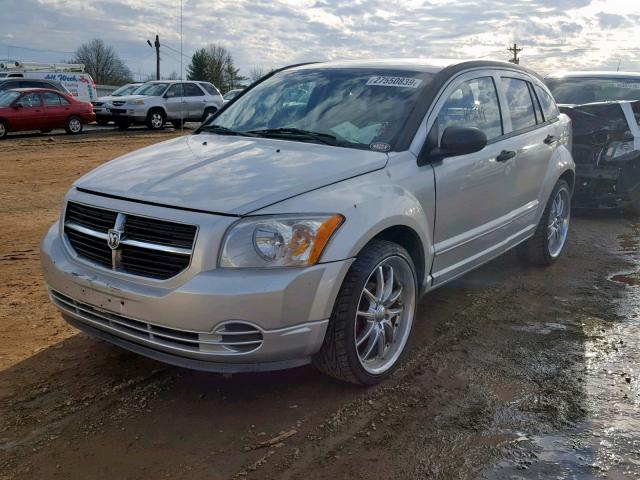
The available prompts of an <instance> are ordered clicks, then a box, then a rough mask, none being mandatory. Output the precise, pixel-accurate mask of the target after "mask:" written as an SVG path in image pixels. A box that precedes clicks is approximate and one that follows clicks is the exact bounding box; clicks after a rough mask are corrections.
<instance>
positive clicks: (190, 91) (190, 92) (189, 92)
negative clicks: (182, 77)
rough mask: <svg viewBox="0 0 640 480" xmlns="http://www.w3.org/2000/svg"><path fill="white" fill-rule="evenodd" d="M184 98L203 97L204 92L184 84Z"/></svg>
mask: <svg viewBox="0 0 640 480" xmlns="http://www.w3.org/2000/svg"><path fill="white" fill-rule="evenodd" d="M184 96H185V97H204V92H203V91H202V90H200V88H198V86H197V85H195V84H193V83H185V84H184Z"/></svg>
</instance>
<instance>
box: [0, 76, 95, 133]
mask: <svg viewBox="0 0 640 480" xmlns="http://www.w3.org/2000/svg"><path fill="white" fill-rule="evenodd" d="M95 119H96V116H95V114H94V113H93V107H92V106H91V104H90V103H87V102H79V101H78V100H75V99H74V98H73V97H70V96H69V95H66V94H64V93H62V92H58V91H56V90H51V89H48V88H16V89H14V90H6V91H4V92H2V93H0V139H2V138H4V137H6V136H7V133H8V132H24V131H27V130H40V131H41V132H42V133H48V132H50V131H51V130H52V129H54V128H64V129H65V130H66V131H67V133H70V134H72V135H75V134H78V133H80V132H82V126H83V124H85V123H89V122H93V121H94V120H95Z"/></svg>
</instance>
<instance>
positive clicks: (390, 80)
mask: <svg viewBox="0 0 640 480" xmlns="http://www.w3.org/2000/svg"><path fill="white" fill-rule="evenodd" d="M421 83H422V80H421V79H420V78H410V77H385V76H381V75H378V76H375V77H371V78H370V79H369V80H368V81H367V85H376V86H380V87H405V88H418V86H419V85H420V84H421Z"/></svg>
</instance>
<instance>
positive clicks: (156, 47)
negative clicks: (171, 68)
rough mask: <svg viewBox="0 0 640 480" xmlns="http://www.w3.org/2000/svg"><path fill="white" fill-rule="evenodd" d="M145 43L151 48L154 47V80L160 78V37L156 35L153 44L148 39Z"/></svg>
mask: <svg viewBox="0 0 640 480" xmlns="http://www.w3.org/2000/svg"><path fill="white" fill-rule="evenodd" d="M147 43H148V44H149V46H150V47H151V48H154V47H155V49H156V80H160V37H159V36H158V35H156V41H155V42H153V44H152V43H151V41H149V40H147Z"/></svg>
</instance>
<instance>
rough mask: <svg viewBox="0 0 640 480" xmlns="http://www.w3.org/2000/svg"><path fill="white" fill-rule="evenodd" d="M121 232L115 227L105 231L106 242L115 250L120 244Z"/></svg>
mask: <svg viewBox="0 0 640 480" xmlns="http://www.w3.org/2000/svg"><path fill="white" fill-rule="evenodd" d="M121 235H122V232H121V231H120V230H116V229H115V228H110V229H109V231H108V232H107V244H108V245H109V248H110V249H111V250H115V249H116V248H118V247H119V246H120V236H121Z"/></svg>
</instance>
